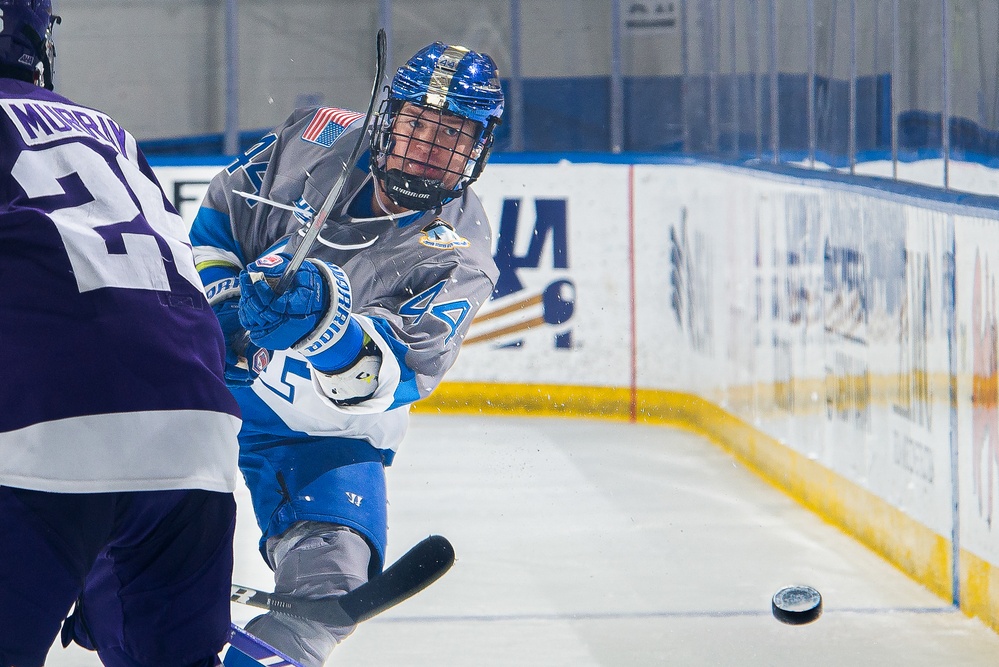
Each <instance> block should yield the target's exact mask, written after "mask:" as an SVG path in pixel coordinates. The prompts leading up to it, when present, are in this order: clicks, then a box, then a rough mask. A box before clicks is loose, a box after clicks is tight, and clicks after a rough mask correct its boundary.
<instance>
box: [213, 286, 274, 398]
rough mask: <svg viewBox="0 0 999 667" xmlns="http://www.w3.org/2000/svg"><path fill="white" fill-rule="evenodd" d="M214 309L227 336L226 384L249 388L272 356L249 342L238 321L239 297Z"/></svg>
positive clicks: (215, 305) (244, 330) (231, 298)
mask: <svg viewBox="0 0 999 667" xmlns="http://www.w3.org/2000/svg"><path fill="white" fill-rule="evenodd" d="M235 282H236V281H235V279H234V280H233V283H235ZM212 310H214V311H215V316H216V317H217V318H218V320H219V324H220V325H221V326H222V334H223V335H224V336H225V383H226V385H228V386H230V387H248V386H250V385H251V384H253V381H254V380H256V379H257V376H258V375H260V373H261V372H263V370H264V369H265V368H267V364H268V363H269V362H270V360H271V353H270V351H269V350H265V349H264V348H262V347H260V346H258V345H254V344H253V342H252V341H251V340H250V338H249V336H248V335H247V333H246V329H244V328H243V325H242V324H241V323H240V321H239V299H238V298H237V297H235V296H233V297H230V298H228V299H225V300H224V301H220V302H218V303H215V304H213V305H212Z"/></svg>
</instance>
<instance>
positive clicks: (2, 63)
mask: <svg viewBox="0 0 999 667" xmlns="http://www.w3.org/2000/svg"><path fill="white" fill-rule="evenodd" d="M61 20H62V19H60V18H59V17H58V16H53V15H52V0H0V76H2V77H7V78H13V79H20V80H22V81H28V82H31V83H37V84H38V85H41V86H45V87H46V88H48V89H49V90H52V85H53V83H52V75H53V72H54V68H53V63H54V62H55V46H54V45H53V43H52V27H53V26H54V25H55V24H56V23H59V22H60V21H61Z"/></svg>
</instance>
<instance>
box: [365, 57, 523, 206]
mask: <svg viewBox="0 0 999 667" xmlns="http://www.w3.org/2000/svg"><path fill="white" fill-rule="evenodd" d="M502 115H503V89H502V88H501V87H500V81H499V74H498V72H497V69H496V63H495V62H494V61H493V59H492V58H491V57H489V56H488V55H486V54H480V53H476V52H475V51H470V50H468V49H466V48H465V47H463V46H448V45H446V44H442V43H441V42H435V43H433V44H431V45H430V46H427V47H425V48H424V49H422V50H420V52H419V53H417V54H416V55H415V56H413V57H412V58H410V60H409V61H408V62H407V63H406V64H405V65H403V66H402V67H400V68H399V70H398V71H397V72H396V74H395V77H393V79H392V85H391V86H390V88H389V93H388V98H387V99H386V100H385V101H383V102H382V105H381V108H380V109H379V112H378V116H377V118H376V120H375V123H374V127H373V129H372V141H371V171H372V173H373V174H375V176H376V177H377V178H378V179H379V181H380V183H381V184H382V188H383V189H384V191H385V193H386V194H387V195H388V196H389V198H390V199H392V201H393V202H395V203H396V204H397V205H399V206H402V207H404V208H407V209H410V210H414V211H426V210H429V209H432V208H437V207H439V206H442V205H443V204H446V203H447V202H449V201H451V200H452V199H454V198H455V197H458V196H460V195H461V193H462V192H463V191H464V190H465V188H467V187H468V186H469V185H471V184H472V183H473V182H474V181H475V180H476V179H477V178H478V177H479V175H480V174H481V173H482V169H483V168H484V167H485V164H486V161H487V160H488V158H489V151H490V149H491V148H492V144H493V130H494V129H495V127H496V125H498V124H499V122H500V117H501V116H502Z"/></svg>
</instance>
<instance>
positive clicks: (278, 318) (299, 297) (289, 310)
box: [239, 254, 350, 350]
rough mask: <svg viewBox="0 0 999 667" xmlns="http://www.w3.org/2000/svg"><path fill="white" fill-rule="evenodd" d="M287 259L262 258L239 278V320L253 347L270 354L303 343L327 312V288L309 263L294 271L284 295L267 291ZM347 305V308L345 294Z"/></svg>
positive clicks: (276, 278)
mask: <svg viewBox="0 0 999 667" xmlns="http://www.w3.org/2000/svg"><path fill="white" fill-rule="evenodd" d="M288 259H289V257H288V255H285V254H276V255H275V254H271V255H265V256H264V257H261V258H260V259H258V260H257V261H255V262H252V263H251V264H250V265H249V266H247V267H246V270H245V271H243V272H242V273H240V274H239V285H240V292H241V296H240V299H239V320H240V322H241V323H242V324H243V326H244V327H246V330H247V331H249V332H250V340H252V341H253V343H255V344H256V345H259V346H261V347H264V348H267V349H271V350H286V349H288V348H290V347H292V346H293V345H295V343H297V342H299V341H300V340H302V339H304V338H305V337H306V336H308V335H309V333H310V332H312V331H314V330H315V329H316V328H317V327H319V325H320V323H321V322H322V321H323V317H324V316H325V315H326V313H327V311H328V310H329V304H330V296H331V289H330V285H329V284H328V283H327V281H326V280H325V279H324V276H323V274H322V273H320V270H319V268H318V267H317V265H316V264H315V263H313V262H311V261H309V262H304V263H303V264H302V266H301V267H300V268H299V269H298V271H297V272H296V273H295V276H294V279H293V281H292V284H291V286H290V287H289V288H288V291H287V292H285V293H284V294H281V295H278V294H276V293H275V292H274V290H273V289H271V286H270V284H269V283H268V280H270V281H271V282H276V281H277V280H278V279H279V278H280V277H281V275H282V274H283V273H284V267H285V265H286V263H287V262H288ZM333 289H335V287H334V288H333ZM347 302H348V306H349V302H350V296H349V291H348V296H347Z"/></svg>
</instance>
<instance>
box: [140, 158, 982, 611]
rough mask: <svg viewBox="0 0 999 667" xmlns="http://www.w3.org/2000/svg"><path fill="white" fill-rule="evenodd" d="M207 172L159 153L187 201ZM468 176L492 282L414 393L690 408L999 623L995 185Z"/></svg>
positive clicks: (456, 404)
mask: <svg viewBox="0 0 999 667" xmlns="http://www.w3.org/2000/svg"><path fill="white" fill-rule="evenodd" d="M952 168H955V167H952ZM956 168H960V167H959V166H958V167H956ZM217 170H218V166H214V167H212V166H209V167H159V168H157V172H158V174H159V175H160V177H161V180H162V181H163V185H164V190H165V191H166V193H167V195H168V197H171V198H172V199H173V200H174V202H175V203H176V204H177V205H178V209H179V210H180V211H181V213H182V215H184V217H185V218H186V219H188V220H190V219H191V218H192V217H193V214H194V211H195V210H196V207H197V203H198V202H199V201H200V197H201V196H202V195H203V189H204V183H205V182H206V181H207V180H208V179H209V178H210V177H211V175H212V174H213V173H214V172H215V171H217ZM476 191H477V192H478V194H479V195H480V197H481V199H482V200H483V203H484V205H485V207H486V210H487V213H488V214H489V217H490V223H491V225H492V228H493V232H494V239H493V243H494V248H493V251H494V256H495V258H496V261H497V265H498V266H499V267H500V280H499V283H498V285H497V291H496V293H495V294H494V298H493V299H492V300H491V301H490V302H489V303H488V304H486V306H484V307H483V309H482V310H481V311H480V313H479V315H478V316H477V318H476V320H475V322H474V323H473V326H472V329H471V331H470V332H469V335H468V337H467V339H466V342H465V345H464V347H463V349H462V352H461V355H460V356H459V360H458V362H457V364H456V366H455V367H454V368H453V369H452V371H451V373H450V374H449V376H448V382H447V383H445V384H444V385H443V386H442V387H441V388H440V389H439V390H438V392H437V393H436V394H435V395H434V396H433V397H431V399H429V400H428V401H425V402H424V403H423V404H421V405H420V406H418V409H420V410H436V409H441V410H460V411H465V412H474V411H483V412H488V413H502V412H510V411H514V412H519V413H542V414H568V415H574V416H592V415H599V416H606V417H610V418H616V419H632V420H635V421H648V422H654V423H668V424H676V425H682V426H685V427H687V428H691V429H693V430H696V431H698V432H701V433H704V434H706V435H708V436H710V437H712V438H713V439H714V440H715V441H716V442H718V443H719V444H721V445H723V446H724V447H726V448H728V449H730V450H731V451H733V452H734V453H735V454H736V455H738V456H740V457H741V458H742V459H743V460H744V461H746V462H747V463H748V464H749V465H751V466H753V467H754V468H755V469H756V470H757V471H758V472H760V474H762V475H763V476H765V477H766V478H767V479H769V480H770V481H771V482H773V483H774V484H776V485H778V486H779V487H781V488H783V489H784V490H785V491H787V492H788V493H790V494H791V495H792V496H794V497H795V498H797V499H798V500H800V501H801V502H802V503H803V504H805V505H806V506H808V507H810V508H812V509H814V510H815V511H817V512H819V513H820V514H822V515H823V516H825V517H826V518H828V519H829V520H830V521H833V522H834V523H836V524H838V525H840V526H842V527H844V528H845V529H846V530H847V531H848V532H850V533H851V534H853V535H855V536H856V537H857V538H858V539H860V540H861V541H863V542H864V543H865V544H867V545H868V546H870V547H871V548H872V549H874V550H876V551H877V552H879V553H881V554H883V555H884V556H885V557H887V558H888V559H889V560H891V561H892V562H894V563H895V564H896V565H897V566H898V567H900V568H901V569H902V570H904V571H905V572H907V573H909V574H910V575H911V576H913V577H914V578H916V579H917V580H919V581H921V582H923V583H924V584H925V585H927V586H928V587H929V588H930V589H932V590H934V591H935V592H937V593H938V594H940V595H941V596H942V597H944V598H945V599H947V600H954V601H956V602H958V603H959V604H960V606H961V607H962V609H963V610H964V611H965V612H966V613H969V614H972V615H976V616H980V617H981V618H983V620H985V621H986V622H987V623H989V624H990V625H991V626H992V627H993V628H996V629H999V581H997V574H996V566H999V537H997V533H999V527H996V526H995V525H994V524H995V523H999V381H997V380H999V370H997V368H999V362H997V359H999V308H997V294H996V277H995V276H996V273H997V272H999V206H997V205H996V203H995V202H992V201H989V200H985V199H982V198H961V197H958V196H950V195H940V194H938V193H934V192H933V191H931V190H929V189H926V188H919V187H915V186H914V187H909V188H905V187H897V186H892V185H890V184H887V183H885V184H883V187H875V186H874V185H870V186H868V185H856V184H850V183H846V182H844V181H843V180H841V179H836V178H822V177H815V178H812V177H809V178H804V177H802V176H800V175H792V174H791V173H790V172H785V173H778V172H771V171H766V170H756V169H747V168H740V167H728V166H722V165H710V164H700V163H690V162H686V163H663V164H652V163H644V164H628V163H614V162H612V161H610V160H608V161H607V162H596V163H570V162H567V161H563V162H559V163H534V164H529V163H522V164H512V163H495V164H493V165H491V166H490V168H489V169H488V170H487V172H486V175H485V176H484V177H483V179H482V180H481V181H480V182H479V183H478V184H477V185H476ZM608 447H613V443H608ZM955 564H956V565H955ZM993 582H995V584H993Z"/></svg>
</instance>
